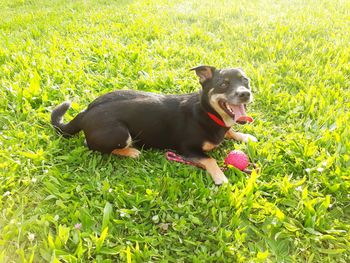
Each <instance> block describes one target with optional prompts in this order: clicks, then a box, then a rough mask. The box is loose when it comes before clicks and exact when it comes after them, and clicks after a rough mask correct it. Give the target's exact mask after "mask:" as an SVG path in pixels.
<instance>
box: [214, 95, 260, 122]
mask: <svg viewBox="0 0 350 263" xmlns="http://www.w3.org/2000/svg"><path fill="white" fill-rule="evenodd" d="M219 105H220V107H221V108H222V109H223V110H224V111H225V113H226V114H227V115H228V116H230V117H231V118H232V119H233V120H234V121H235V122H236V123H238V124H246V123H247V122H253V118H252V117H250V116H247V113H246V111H245V105H244V104H229V103H228V102H226V101H223V100H219Z"/></svg>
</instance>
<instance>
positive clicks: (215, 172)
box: [196, 158, 228, 185]
mask: <svg viewBox="0 0 350 263" xmlns="http://www.w3.org/2000/svg"><path fill="white" fill-rule="evenodd" d="M196 163H198V164H199V165H200V166H202V167H203V168H204V169H205V170H207V171H208V173H209V174H210V176H211V178H212V179H213V180H214V182H215V184H217V185H219V184H223V183H227V182H228V180H227V178H226V176H225V174H224V173H223V172H222V171H221V169H220V167H219V166H218V164H217V162H216V160H215V159H213V158H204V159H199V160H196Z"/></svg>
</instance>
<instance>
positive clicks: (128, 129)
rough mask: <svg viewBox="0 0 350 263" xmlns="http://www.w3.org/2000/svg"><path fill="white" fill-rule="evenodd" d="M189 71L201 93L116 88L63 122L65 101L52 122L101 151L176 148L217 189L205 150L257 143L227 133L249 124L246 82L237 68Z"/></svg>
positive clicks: (217, 172)
mask: <svg viewBox="0 0 350 263" xmlns="http://www.w3.org/2000/svg"><path fill="white" fill-rule="evenodd" d="M191 70H194V71H195V72H196V74H197V76H198V77H199V82H200V84H201V86H202V89H201V91H200V92H196V93H190V94H182V95H163V94H156V93H150V92H141V91H133V90H117V91H114V92H110V93H107V94H105V95H102V96H100V97H98V98H97V99H95V100H94V101H93V102H92V103H91V104H89V106H88V107H87V109H86V110H84V111H82V112H80V113H79V114H78V115H77V116H76V117H75V118H74V119H73V120H71V121H70V122H69V123H67V124H65V123H63V121H62V119H63V115H64V114H65V113H66V111H67V110H68V109H69V107H70V102H64V103H62V104H60V105H59V106H57V107H56V108H55V109H54V110H53V111H52V114H51V123H52V125H53V126H54V127H55V128H56V129H57V130H58V131H59V132H60V133H61V134H62V135H63V136H65V137H69V136H71V135H74V134H76V133H78V132H79V131H81V130H83V132H84V134H85V137H86V142H87V145H88V147H89V149H91V150H94V151H99V152H101V153H107V154H114V155H120V156H127V157H132V158H137V157H138V156H139V155H140V151H139V150H138V149H136V148H134V147H135V146H136V147H142V148H156V149H170V150H175V151H176V152H177V153H179V154H181V155H182V156H184V157H185V158H186V159H187V160H189V161H191V162H193V163H195V164H197V165H198V166H200V167H202V168H204V169H205V170H207V171H208V173H209V174H210V175H211V177H212V179H213V180H214V183H215V184H216V185H221V184H223V183H227V182H228V180H227V178H226V176H225V174H224V173H223V172H222V170H221V169H220V168H219V166H218V164H217V162H216V160H215V159H213V158H211V157H209V156H208V155H207V153H206V152H208V151H210V150H213V149H214V148H216V147H217V146H218V145H219V144H220V143H221V142H222V141H223V140H224V138H230V139H234V140H237V141H242V142H247V141H248V140H252V141H256V138H255V137H254V136H252V135H249V134H243V133H238V132H234V131H233V130H232V129H231V126H233V125H235V124H236V123H240V124H244V123H246V122H251V121H252V119H251V118H250V117H248V116H247V115H246V105H247V104H248V103H251V102H252V100H253V95H252V91H251V87H250V84H249V82H250V81H249V79H248V77H247V76H246V74H245V73H244V72H243V70H242V69H240V68H228V69H216V68H215V67H212V66H198V67H195V68H192V69H191Z"/></svg>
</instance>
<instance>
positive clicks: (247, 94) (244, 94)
mask: <svg viewBox="0 0 350 263" xmlns="http://www.w3.org/2000/svg"><path fill="white" fill-rule="evenodd" d="M238 97H240V98H241V99H249V97H250V92H249V91H240V92H238Z"/></svg>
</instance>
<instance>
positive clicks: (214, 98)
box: [208, 90, 235, 127]
mask: <svg viewBox="0 0 350 263" xmlns="http://www.w3.org/2000/svg"><path fill="white" fill-rule="evenodd" d="M212 91H213V90H211V91H209V94H208V96H209V103H210V105H211V106H212V107H213V108H214V110H215V111H216V112H217V113H219V115H220V116H221V118H222V120H223V121H224V123H225V125H226V126H227V127H231V126H233V125H234V124H235V121H234V120H233V119H232V118H231V117H230V116H228V115H227V113H226V112H225V111H224V110H223V109H222V108H221V107H220V106H219V100H220V99H223V100H226V99H227V98H226V96H225V95H223V94H214V95H212Z"/></svg>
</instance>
